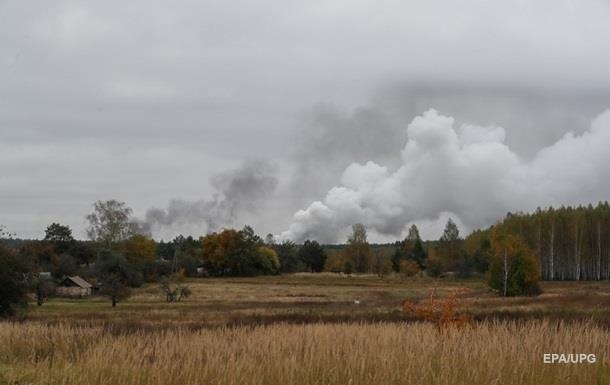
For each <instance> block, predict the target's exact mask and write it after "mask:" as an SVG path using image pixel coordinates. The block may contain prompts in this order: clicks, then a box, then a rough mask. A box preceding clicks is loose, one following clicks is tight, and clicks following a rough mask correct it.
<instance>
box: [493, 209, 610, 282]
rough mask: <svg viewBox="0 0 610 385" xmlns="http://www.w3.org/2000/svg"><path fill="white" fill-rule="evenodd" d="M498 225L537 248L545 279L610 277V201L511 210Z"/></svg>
mask: <svg viewBox="0 0 610 385" xmlns="http://www.w3.org/2000/svg"><path fill="white" fill-rule="evenodd" d="M495 228H497V229H498V230H502V231H505V232H508V233H510V234H513V235H515V236H518V237H519V238H521V239H522V240H523V241H524V242H525V243H526V244H527V245H528V246H529V247H530V248H531V249H532V250H533V251H534V252H535V254H536V256H537V259H538V260H537V263H538V266H539V269H540V271H541V275H542V278H543V279H545V280H576V281H578V280H598V281H599V280H608V279H610V205H609V204H608V202H600V203H598V204H597V206H593V205H591V204H590V205H588V206H577V207H571V206H561V207H559V208H553V207H548V208H546V209H541V208H538V209H537V210H536V211H535V212H533V213H508V214H507V215H506V218H504V220H503V221H502V222H501V223H499V224H497V225H496V226H495ZM490 231H491V229H488V230H486V232H487V233H489V232H490Z"/></svg>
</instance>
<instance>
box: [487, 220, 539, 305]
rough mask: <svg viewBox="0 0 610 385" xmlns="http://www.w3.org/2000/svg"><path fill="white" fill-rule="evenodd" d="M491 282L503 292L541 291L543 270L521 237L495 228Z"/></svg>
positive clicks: (492, 244) (496, 288) (533, 293)
mask: <svg viewBox="0 0 610 385" xmlns="http://www.w3.org/2000/svg"><path fill="white" fill-rule="evenodd" d="M491 249H492V253H493V257H492V261H491V265H490V267H489V286H490V287H491V288H493V289H495V290H497V291H498V292H499V293H500V294H501V295H502V296H504V297H509V296H517V295H537V294H540V292H541V290H540V286H539V285H538V280H539V279H540V272H539V270H538V264H537V262H536V257H535V255H534V254H533V252H532V251H531V250H530V249H529V248H528V247H527V245H526V244H525V243H524V242H523V241H521V239H520V238H518V237H516V236H514V235H512V234H508V233H503V232H499V231H496V230H494V233H493V235H492V241H491Z"/></svg>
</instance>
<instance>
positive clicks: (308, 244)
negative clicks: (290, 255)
mask: <svg viewBox="0 0 610 385" xmlns="http://www.w3.org/2000/svg"><path fill="white" fill-rule="evenodd" d="M298 256H299V259H300V260H301V261H302V262H303V263H304V264H305V266H306V268H307V270H309V271H311V272H320V271H323V270H324V265H325V264H326V252H325V251H324V248H323V247H322V246H321V245H320V244H319V243H318V242H317V241H311V240H306V241H305V242H304V243H303V245H302V246H301V247H300V248H299V252H298Z"/></svg>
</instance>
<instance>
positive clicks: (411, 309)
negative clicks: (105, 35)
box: [402, 290, 472, 331]
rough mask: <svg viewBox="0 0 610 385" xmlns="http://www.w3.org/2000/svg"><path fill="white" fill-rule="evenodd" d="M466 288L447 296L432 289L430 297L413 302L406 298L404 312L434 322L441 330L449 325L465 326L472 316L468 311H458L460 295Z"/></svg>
mask: <svg viewBox="0 0 610 385" xmlns="http://www.w3.org/2000/svg"><path fill="white" fill-rule="evenodd" d="M464 291H465V290H454V291H453V292H451V293H450V294H449V295H447V296H446V297H439V296H437V295H436V290H432V291H431V292H430V295H429V296H428V298H426V299H424V300H422V301H419V302H413V301H410V300H405V301H404V302H403V304H402V310H403V312H404V313H405V314H406V315H408V316H415V317H416V318H417V319H419V320H422V321H428V322H432V323H433V324H434V325H435V326H436V328H437V329H438V330H439V331H441V330H443V329H445V328H447V327H448V326H458V327H461V326H465V325H468V324H469V323H470V321H471V320H472V317H471V316H470V315H469V314H466V313H461V314H460V313H458V311H457V307H458V305H459V302H458V295H460V294H461V293H463V292H464Z"/></svg>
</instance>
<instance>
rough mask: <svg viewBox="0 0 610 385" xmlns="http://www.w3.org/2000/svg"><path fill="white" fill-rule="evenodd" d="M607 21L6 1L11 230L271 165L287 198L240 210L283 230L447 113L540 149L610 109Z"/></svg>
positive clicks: (145, 200)
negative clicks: (353, 171) (413, 131)
mask: <svg viewBox="0 0 610 385" xmlns="http://www.w3.org/2000/svg"><path fill="white" fill-rule="evenodd" d="M609 18H610V5H609V4H608V3H607V2H600V1H595V0H590V1H581V2H572V1H552V2H551V1H548V2H546V1H543V2H529V1H518V2H516V3H515V2H505V3H490V2H488V1H484V0H476V1H469V2H466V3H464V2H452V1H447V0H432V1H428V2H425V3H422V2H416V1H403V2H396V1H393V0H381V1H357V2H353V1H350V2H347V1H342V0H332V1H310V2H302V1H296V0H288V1H277V0H276V1H272V0H264V1H261V2H256V3H254V2H250V1H237V2H233V3H232V4H231V5H230V6H229V5H227V3H226V2H223V1H218V0H206V1H191V0H187V1H183V2H179V3H176V4H171V5H169V4H164V3H154V2H149V1H143V0H135V1H130V2H129V3H128V4H126V3H125V2H119V1H105V2H96V1H86V0H85V1H82V0H58V1H53V2H47V3H44V4H37V6H34V7H33V6H31V4H26V3H25V2H21V1H16V0H6V1H2V2H0V46H1V47H2V52H0V223H4V224H6V225H7V226H8V228H9V229H11V230H12V231H15V232H17V234H18V235H19V236H25V237H40V236H41V235H42V232H43V230H44V227H45V226H46V225H47V224H48V223H50V222H52V221H60V222H65V223H67V224H69V225H71V226H72V227H74V229H75V233H76V234H77V235H78V234H82V230H83V228H84V221H83V216H84V215H85V214H86V213H87V212H88V211H89V210H90V206H91V203H92V202H94V201H96V200H98V199H106V198H117V199H121V200H124V201H126V202H127V203H128V204H130V205H131V206H132V207H133V208H134V211H135V212H136V213H138V214H139V215H140V216H144V215H145V212H146V210H147V209H148V208H149V207H151V206H156V207H163V205H165V202H167V201H168V200H169V199H170V197H180V198H181V199H182V200H184V201H187V202H195V201H199V200H201V199H202V198H204V197H210V196H212V195H213V194H214V192H215V191H217V189H216V187H215V186H214V185H212V184H211V183H210V178H211V177H212V176H213V175H216V174H218V173H219V172H222V171H223V170H228V169H234V168H235V167H238V165H239V164H240V163H241V162H242V161H243V160H245V159H252V158H268V159H273V160H274V161H275V163H277V164H278V165H279V170H278V174H277V175H278V179H279V180H278V188H277V191H276V192H275V193H274V195H273V197H274V199H273V200H272V201H271V202H268V205H267V207H266V212H265V216H264V218H262V216H248V215H245V218H242V219H240V222H241V221H243V220H248V221H253V222H257V230H258V231H261V232H274V233H277V232H279V231H281V230H282V229H284V228H286V227H287V226H288V225H289V224H290V218H291V215H292V213H294V211H295V210H296V209H298V208H299V207H303V206H305V205H307V204H309V203H310V202H311V201H312V200H315V199H318V198H319V197H320V196H321V195H322V194H324V193H325V192H326V191H328V189H330V188H331V187H332V186H335V185H337V184H338V183H337V181H338V179H339V178H340V175H341V173H342V171H343V170H344V169H345V168H346V167H347V166H349V165H350V164H351V163H352V162H359V163H366V162H367V161H368V160H372V161H374V162H376V163H379V164H383V165H385V166H387V167H388V170H389V171H390V172H392V171H394V170H395V169H396V168H398V167H399V166H400V165H401V163H402V162H401V159H400V156H399V155H398V154H400V147H401V146H402V144H404V141H405V140H406V138H405V126H406V124H407V123H408V122H409V121H411V120H412V119H413V118H414V117H415V116H417V115H419V114H421V113H423V112H424V111H426V110H427V109H428V108H431V107H435V108H437V109H439V111H442V112H443V113H445V114H448V115H451V116H453V117H455V119H456V125H458V126H459V125H460V124H461V123H463V122H477V123H478V124H481V125H499V126H502V127H505V128H506V130H507V131H506V143H507V144H508V145H509V146H510V148H511V150H512V151H514V152H515V153H516V154H519V155H520V156H523V157H525V158H528V159H530V158H532V157H533V156H535V154H536V153H537V152H538V150H539V149H540V148H542V147H544V146H549V145H550V144H552V143H554V142H555V141H557V140H558V139H559V138H561V137H562V135H563V134H564V133H565V132H566V131H567V130H576V132H583V131H584V130H585V129H586V128H587V126H588V122H589V121H590V119H591V118H593V117H594V116H596V115H597V114H599V113H601V111H603V110H604V109H605V108H606V107H607V106H606V105H605V104H606V100H608V97H609V95H608V89H610V73H609V72H608V71H607V68H610V55H609V54H608V53H607V42H608V40H609V39H610V24H609V23H608V22H607V20H608V19H609ZM312 106H314V107H312ZM316 106H317V107H316ZM320 106H322V107H320ZM304 111H305V112H304ZM303 115H305V117H304V118H303ZM204 201H208V199H204ZM243 211H245V210H242V212H243ZM199 230H200V229H198V228H194V229H192V231H199ZM195 235H197V234H195Z"/></svg>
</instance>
